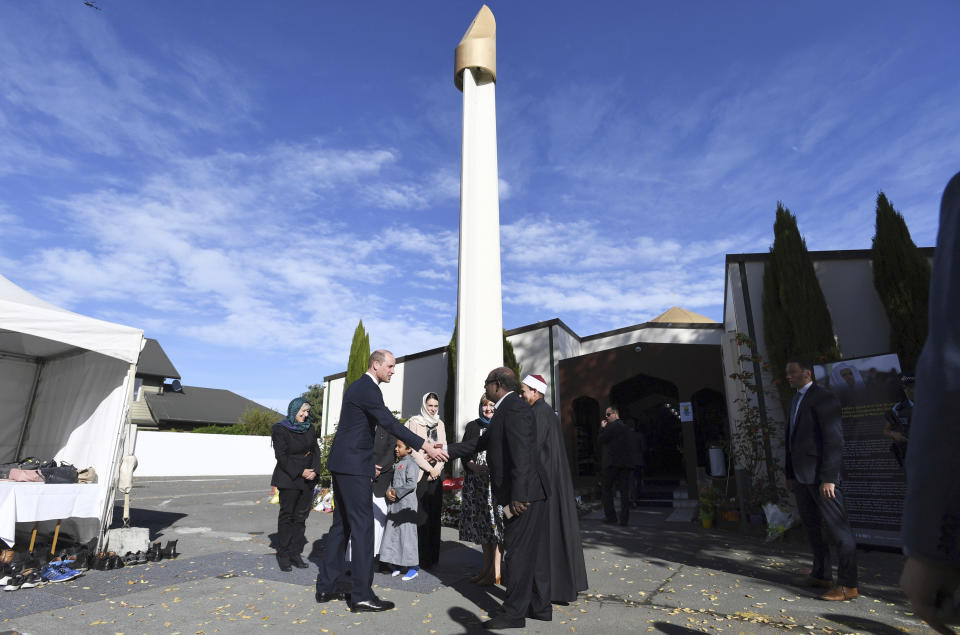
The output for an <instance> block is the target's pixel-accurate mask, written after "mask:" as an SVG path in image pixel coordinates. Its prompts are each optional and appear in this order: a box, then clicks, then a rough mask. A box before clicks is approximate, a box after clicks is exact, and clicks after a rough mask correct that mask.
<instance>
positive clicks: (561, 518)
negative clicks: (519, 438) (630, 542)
mask: <svg viewBox="0 0 960 635" xmlns="http://www.w3.org/2000/svg"><path fill="white" fill-rule="evenodd" d="M533 416H534V420H535V422H536V426H537V445H538V447H539V448H540V463H541V464H542V466H543V472H544V474H549V475H550V478H549V479H548V480H547V518H548V520H547V531H548V539H549V542H550V548H549V553H550V596H551V597H550V600H551V601H553V602H573V601H574V600H576V599H577V593H578V592H580V591H585V590H586V589H587V567H586V564H584V560H583V545H582V544H581V543H580V519H579V517H578V515H577V501H576V497H575V496H574V493H573V479H572V477H571V476H570V464H569V463H568V462H567V452H566V449H565V448H564V445H563V438H562V436H561V429H560V419H559V418H558V417H557V415H556V413H554V412H553V410H551V409H550V406H548V405H547V404H546V402H545V401H544V400H543V399H538V400H537V401H536V403H534V404H533Z"/></svg>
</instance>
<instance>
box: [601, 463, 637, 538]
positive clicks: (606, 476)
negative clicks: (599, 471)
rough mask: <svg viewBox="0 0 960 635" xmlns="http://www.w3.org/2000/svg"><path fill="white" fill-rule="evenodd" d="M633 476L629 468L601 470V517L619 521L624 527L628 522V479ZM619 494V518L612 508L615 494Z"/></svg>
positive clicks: (606, 468) (631, 469)
mask: <svg viewBox="0 0 960 635" xmlns="http://www.w3.org/2000/svg"><path fill="white" fill-rule="evenodd" d="M631 476H633V468H631V467H605V468H603V481H602V487H603V515H604V516H605V517H606V519H607V520H619V521H620V522H621V523H623V524H624V525H625V524H627V521H628V520H630V477H631ZM618 490H619V492H620V517H619V518H618V517H617V510H616V509H615V508H614V506H613V499H614V498H615V497H616V493H617V491H618Z"/></svg>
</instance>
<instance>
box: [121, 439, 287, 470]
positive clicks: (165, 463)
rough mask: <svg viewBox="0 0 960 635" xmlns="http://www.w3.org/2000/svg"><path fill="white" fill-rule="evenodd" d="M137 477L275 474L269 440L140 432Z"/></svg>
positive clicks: (137, 444) (274, 464)
mask: <svg viewBox="0 0 960 635" xmlns="http://www.w3.org/2000/svg"><path fill="white" fill-rule="evenodd" d="M134 454H135V455H136V457H137V469H136V472H134V474H135V476H137V477H142V476H235V475H245V474H273V468H274V467H275V466H276V464H277V461H276V459H275V458H274V455H273V448H272V447H270V437H254V436H247V435H234V434H191V433H187V432H153V431H148V430H138V431H137V442H136V446H135V450H134Z"/></svg>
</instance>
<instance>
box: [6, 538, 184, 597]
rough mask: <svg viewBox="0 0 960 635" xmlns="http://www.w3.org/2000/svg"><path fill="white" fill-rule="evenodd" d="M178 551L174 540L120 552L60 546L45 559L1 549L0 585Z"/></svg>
mask: <svg viewBox="0 0 960 635" xmlns="http://www.w3.org/2000/svg"><path fill="white" fill-rule="evenodd" d="M24 555H26V554H24ZM179 555H180V554H179V553H177V541H176V540H170V541H168V542H167V544H166V546H165V547H161V546H160V542H159V541H158V542H155V543H153V544H151V545H150V546H149V547H148V548H147V550H146V551H137V552H136V553H134V552H131V551H128V552H127V553H126V554H125V555H123V556H120V555H118V554H117V553H115V552H113V551H109V552H102V551H101V552H96V551H93V550H92V544H91V545H85V546H80V547H79V548H77V547H74V550H73V551H68V550H63V551H61V552H60V553H59V554H58V555H57V556H55V557H54V558H53V559H51V560H50V561H49V562H46V563H44V561H43V560H41V559H40V558H39V557H37V556H33V555H27V556H26V557H25V558H23V559H20V560H14V552H13V550H12V549H5V550H3V554H2V557H0V589H3V590H4V591H18V590H20V589H32V588H36V587H38V586H42V585H44V584H46V583H48V582H66V581H67V580H73V579H74V578H77V577H79V576H81V575H83V573H84V571H85V570H88V569H96V570H99V571H106V570H111V569H119V568H121V567H124V566H129V565H134V564H145V563H147V562H159V561H160V560H163V559H167V560H171V559H173V558H176V557H177V556H179Z"/></svg>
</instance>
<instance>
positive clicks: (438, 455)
mask: <svg viewBox="0 0 960 635" xmlns="http://www.w3.org/2000/svg"><path fill="white" fill-rule="evenodd" d="M423 451H424V452H426V453H427V456H429V457H430V458H431V459H433V460H434V461H443V462H447V461H449V460H450V455H448V454H447V453H446V452H444V451H443V444H442V443H429V442H428V443H424V444H423Z"/></svg>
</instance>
